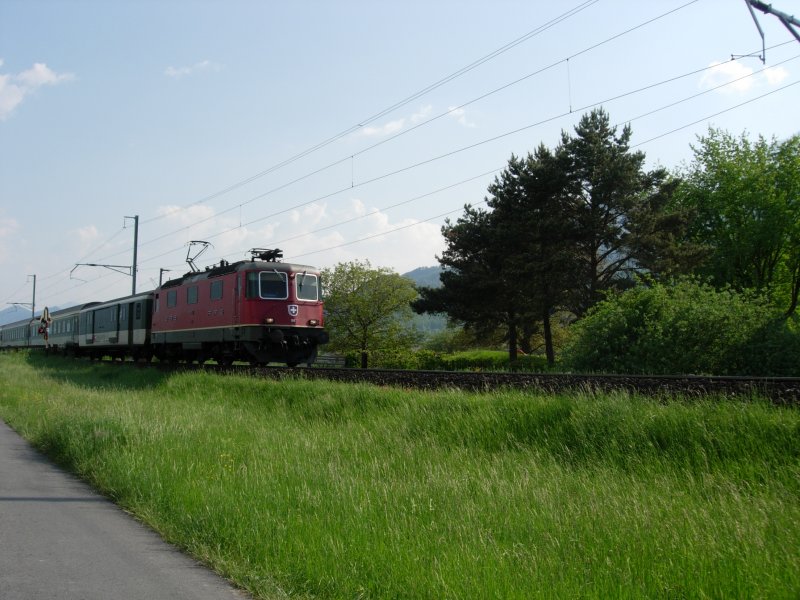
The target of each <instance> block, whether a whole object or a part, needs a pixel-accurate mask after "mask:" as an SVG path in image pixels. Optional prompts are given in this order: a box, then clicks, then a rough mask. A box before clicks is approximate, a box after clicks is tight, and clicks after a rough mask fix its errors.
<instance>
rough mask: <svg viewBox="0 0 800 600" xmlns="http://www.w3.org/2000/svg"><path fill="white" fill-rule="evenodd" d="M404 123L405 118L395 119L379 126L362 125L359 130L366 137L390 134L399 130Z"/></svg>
mask: <svg viewBox="0 0 800 600" xmlns="http://www.w3.org/2000/svg"><path fill="white" fill-rule="evenodd" d="M405 123H406V120H405V118H403V119H397V120H396V121H389V122H388V123H386V124H384V125H381V126H379V127H364V129H362V130H361V133H362V134H363V135H366V136H367V137H373V136H384V135H392V134H393V133H397V132H398V131H400V130H401V129H402V128H403V126H404V125H405Z"/></svg>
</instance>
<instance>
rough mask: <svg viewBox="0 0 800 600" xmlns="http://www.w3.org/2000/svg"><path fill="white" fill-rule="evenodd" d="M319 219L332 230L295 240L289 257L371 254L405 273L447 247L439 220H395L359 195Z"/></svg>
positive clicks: (313, 260) (311, 260) (320, 262)
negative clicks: (370, 205)
mask: <svg viewBox="0 0 800 600" xmlns="http://www.w3.org/2000/svg"><path fill="white" fill-rule="evenodd" d="M359 217H361V218H359ZM353 219H357V220H353ZM321 224H322V225H323V226H325V225H326V224H327V225H328V227H329V229H325V230H324V232H323V231H320V232H318V233H315V234H314V235H313V236H312V235H309V236H307V237H304V238H303V239H299V240H293V241H292V242H291V250H287V259H289V260H295V261H297V262H302V263H306V264H313V265H317V266H320V267H330V266H333V265H334V264H336V263H338V262H344V261H351V260H356V259H359V260H363V259H365V258H368V259H369V260H370V262H371V263H372V264H373V265H374V266H378V267H389V268H392V269H394V270H395V271H397V272H398V273H405V272H408V271H410V270H412V269H415V268H416V267H420V266H428V265H432V264H436V258H435V256H436V255H437V254H440V253H441V252H442V251H443V250H444V239H443V238H442V235H441V231H440V226H439V225H436V224H433V223H426V222H418V221H416V220H414V219H408V218H406V219H399V220H393V219H392V217H391V215H390V214H389V213H388V212H385V211H382V210H379V209H377V208H368V207H367V206H365V205H364V203H363V201H361V200H358V199H351V201H350V204H349V206H347V207H343V208H342V209H339V210H336V211H331V212H330V213H329V215H328V216H327V218H326V219H325V221H324V222H323V223H321ZM283 233H284V232H281V237H283ZM353 242H355V243H353ZM288 248H289V246H287V249H288Z"/></svg>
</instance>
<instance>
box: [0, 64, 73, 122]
mask: <svg viewBox="0 0 800 600" xmlns="http://www.w3.org/2000/svg"><path fill="white" fill-rule="evenodd" d="M4 64H5V63H4V61H3V60H2V59H0V67H2V66H3V65H4ZM73 79H75V76H74V75H73V74H72V73H56V72H55V71H53V70H52V69H51V68H50V67H48V66H47V65H46V64H44V63H35V64H34V65H33V66H32V67H31V68H30V69H27V70H25V71H22V72H21V73H17V74H16V75H13V74H0V121H4V120H6V119H7V118H8V117H9V116H11V114H12V113H13V112H14V110H15V109H16V108H17V107H18V106H19V105H20V104H22V101H23V100H24V99H25V98H26V97H27V96H29V95H30V94H32V93H34V92H35V91H36V90H38V89H39V88H40V87H42V86H45V85H58V84H60V83H64V82H67V81H72V80H73Z"/></svg>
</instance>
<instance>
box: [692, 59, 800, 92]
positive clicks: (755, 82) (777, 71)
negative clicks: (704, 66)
mask: <svg viewBox="0 0 800 600" xmlns="http://www.w3.org/2000/svg"><path fill="white" fill-rule="evenodd" d="M709 66H710V67H711V69H710V70H708V71H706V72H705V73H704V74H703V76H702V77H701V78H700V87H701V88H702V89H706V90H710V89H713V88H717V87H718V86H722V87H719V89H716V90H715V91H717V92H719V93H721V94H742V93H745V92H748V91H750V90H752V89H754V88H756V87H759V86H765V85H766V86H775V85H778V84H779V83H781V82H782V81H783V80H785V79H786V78H787V77H788V76H789V72H788V71H787V70H786V69H785V68H784V67H782V66H778V67H769V68H767V69H764V70H763V71H762V72H760V73H755V71H754V70H753V69H752V68H751V67H748V66H747V65H744V64H742V63H741V62H739V61H735V60H730V61H727V62H723V63H720V62H713V63H711V64H710V65H709ZM725 84H728V85H725Z"/></svg>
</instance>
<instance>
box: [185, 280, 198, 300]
mask: <svg viewBox="0 0 800 600" xmlns="http://www.w3.org/2000/svg"><path fill="white" fill-rule="evenodd" d="M186 304H197V286H196V285H193V286H191V287H188V288H186Z"/></svg>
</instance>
